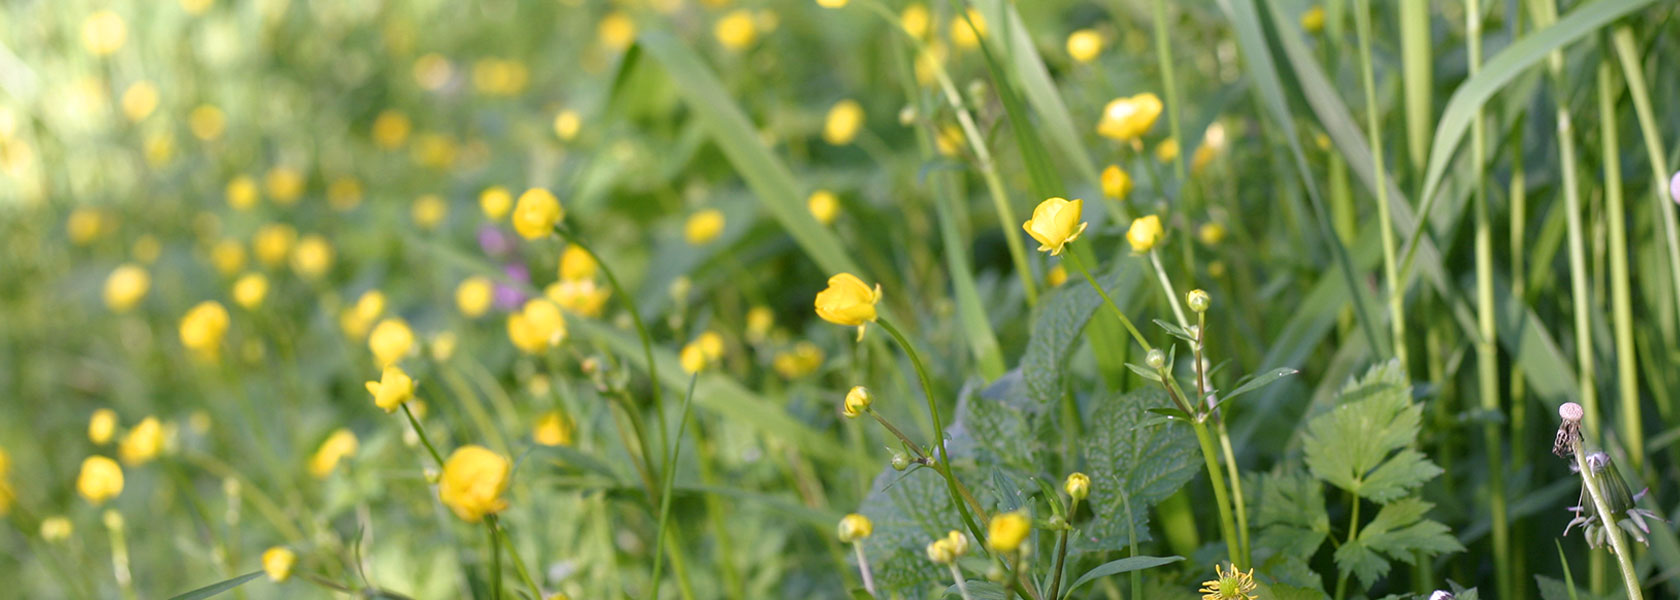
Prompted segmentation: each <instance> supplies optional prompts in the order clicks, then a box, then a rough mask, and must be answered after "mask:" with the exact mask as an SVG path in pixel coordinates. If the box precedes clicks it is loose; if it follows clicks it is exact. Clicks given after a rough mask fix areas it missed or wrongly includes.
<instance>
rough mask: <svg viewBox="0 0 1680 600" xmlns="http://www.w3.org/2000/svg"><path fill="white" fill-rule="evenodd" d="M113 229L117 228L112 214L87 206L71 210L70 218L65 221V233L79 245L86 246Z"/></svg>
mask: <svg viewBox="0 0 1680 600" xmlns="http://www.w3.org/2000/svg"><path fill="white" fill-rule="evenodd" d="M113 229H116V221H115V220H114V219H112V218H111V216H110V215H107V214H105V211H103V210H100V209H97V208H89V207H85V206H84V207H79V208H77V209H75V210H72V211H70V218H69V219H67V220H66V221H65V222H64V232H65V234H66V235H68V236H69V237H70V243H72V244H75V245H77V246H85V245H87V243H88V242H91V241H93V240H94V239H95V238H98V237H100V236H103V235H105V234H107V233H110V232H111V230H113Z"/></svg>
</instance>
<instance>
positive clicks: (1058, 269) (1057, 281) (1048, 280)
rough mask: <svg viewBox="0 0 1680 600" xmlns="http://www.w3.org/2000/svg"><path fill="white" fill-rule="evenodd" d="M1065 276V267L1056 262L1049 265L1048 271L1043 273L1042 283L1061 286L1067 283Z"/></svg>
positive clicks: (1066, 273)
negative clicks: (1051, 265)
mask: <svg viewBox="0 0 1680 600" xmlns="http://www.w3.org/2000/svg"><path fill="white" fill-rule="evenodd" d="M1067 278H1068V272H1067V267H1066V266H1063V265H1059V264H1058V265H1056V266H1054V267H1050V272H1048V273H1045V274H1044V283H1045V284H1046V285H1048V286H1050V287H1061V285H1062V284H1064V283H1067Z"/></svg>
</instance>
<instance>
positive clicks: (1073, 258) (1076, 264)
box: [1063, 251, 1154, 352]
mask: <svg viewBox="0 0 1680 600" xmlns="http://www.w3.org/2000/svg"><path fill="white" fill-rule="evenodd" d="M1063 255H1064V256H1066V257H1067V262H1069V263H1072V264H1073V268H1075V269H1078V270H1079V274H1080V275H1084V276H1085V281H1086V282H1088V283H1090V284H1091V288H1092V289H1095V290H1097V295H1098V296H1102V299H1103V302H1106V303H1107V304H1108V307H1109V308H1111V309H1113V310H1114V316H1116V317H1120V324H1121V325H1125V326H1126V331H1128V332H1130V333H1131V334H1132V339H1134V340H1137V343H1138V345H1139V346H1143V351H1144V352H1148V351H1150V350H1153V349H1154V347H1153V346H1150V345H1149V340H1145V339H1143V334H1141V333H1138V329H1137V326H1135V325H1132V320H1131V319H1128V318H1126V311H1123V310H1120V305H1119V304H1115V303H1114V299H1113V298H1110V297H1108V291H1107V290H1104V289H1103V287H1102V286H1101V285H1099V284H1098V283H1097V278H1096V277H1093V276H1091V270H1090V269H1087V268H1085V261H1083V260H1080V258H1079V254H1078V253H1076V252H1071V251H1070V252H1065V253H1063Z"/></svg>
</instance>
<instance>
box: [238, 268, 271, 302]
mask: <svg viewBox="0 0 1680 600" xmlns="http://www.w3.org/2000/svg"><path fill="white" fill-rule="evenodd" d="M266 297H268V278H267V277H264V276H263V274H262V273H257V272H251V273H246V274H244V275H240V276H239V279H237V280H235V281H234V282H233V302H234V303H235V304H238V305H239V306H240V307H241V308H244V309H245V310H256V309H257V307H259V306H262V302H263V298H266Z"/></svg>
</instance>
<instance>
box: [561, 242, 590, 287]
mask: <svg viewBox="0 0 1680 600" xmlns="http://www.w3.org/2000/svg"><path fill="white" fill-rule="evenodd" d="M595 270H596V265H595V257H593V256H590V255H589V251H588V250H584V249H583V247H582V246H579V245H577V244H566V249H565V250H562V251H560V279H562V280H567V281H575V280H579V279H594V278H595Z"/></svg>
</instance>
